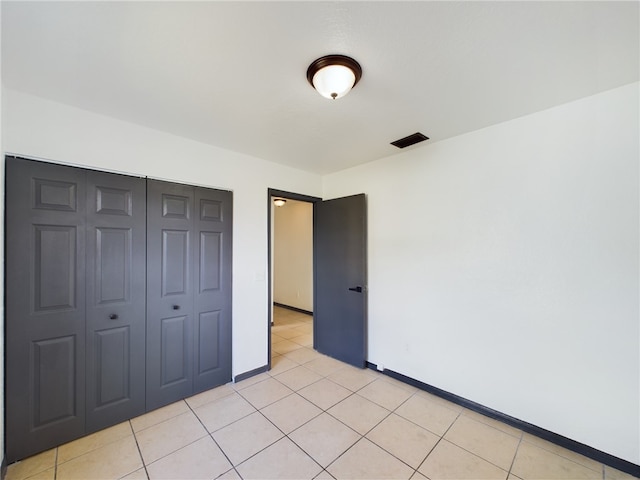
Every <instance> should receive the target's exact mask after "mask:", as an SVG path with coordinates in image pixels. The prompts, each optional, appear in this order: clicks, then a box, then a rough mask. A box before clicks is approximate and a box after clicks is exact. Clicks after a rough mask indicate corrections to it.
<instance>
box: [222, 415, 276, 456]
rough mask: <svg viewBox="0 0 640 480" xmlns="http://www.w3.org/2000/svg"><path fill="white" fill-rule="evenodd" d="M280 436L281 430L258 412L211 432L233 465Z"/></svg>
mask: <svg viewBox="0 0 640 480" xmlns="http://www.w3.org/2000/svg"><path fill="white" fill-rule="evenodd" d="M282 437H283V434H282V432H281V431H280V430H278V429H277V428H276V427H274V426H273V424H272V423H271V422H270V421H269V420H267V419H266V418H264V416H263V415H262V414H261V413H259V412H256V413H252V414H251V415H249V416H248V417H244V418H243V419H242V420H238V421H237V422H235V423H232V424H231V425H229V426H226V427H224V428H223V429H221V430H218V431H217V432H215V433H213V438H214V440H215V441H216V442H217V443H218V445H219V446H220V448H222V451H223V452H224V453H225V454H226V455H227V457H228V458H229V460H231V463H233V465H235V466H237V465H238V464H240V463H242V462H244V461H245V460H246V459H247V458H249V457H251V456H252V455H255V454H256V453H258V452H259V451H260V450H262V449H264V448H266V447H268V446H269V445H271V444H272V443H274V442H276V441H277V440H279V439H280V438H282Z"/></svg>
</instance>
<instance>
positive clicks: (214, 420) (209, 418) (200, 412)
mask: <svg viewBox="0 0 640 480" xmlns="http://www.w3.org/2000/svg"><path fill="white" fill-rule="evenodd" d="M255 411H256V409H255V408H253V406H252V405H251V404H250V403H249V402H247V401H246V400H245V399H244V398H242V396H241V395H240V394H238V393H236V392H234V393H233V394H232V395H227V396H226V397H222V398H220V399H218V400H216V401H214V402H210V403H207V404H205V405H203V406H201V407H198V408H196V409H194V413H195V414H196V416H197V417H198V418H199V419H200V421H201V422H202V423H203V424H204V426H205V427H206V429H207V430H208V431H209V432H215V431H216V430H219V429H221V428H222V427H226V426H227V425H229V424H231V423H233V422H235V421H236V420H240V419H241V418H242V417H246V416H247V415H250V414H252V413H253V412H255Z"/></svg>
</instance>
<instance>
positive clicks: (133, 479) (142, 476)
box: [121, 468, 149, 480]
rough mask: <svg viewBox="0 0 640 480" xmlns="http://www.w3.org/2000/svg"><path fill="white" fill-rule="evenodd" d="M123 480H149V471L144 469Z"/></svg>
mask: <svg viewBox="0 0 640 480" xmlns="http://www.w3.org/2000/svg"><path fill="white" fill-rule="evenodd" d="M121 480H149V477H147V471H146V470H145V469H144V468H140V469H138V470H136V471H135V472H132V473H130V474H129V475H127V476H125V477H122V479H121Z"/></svg>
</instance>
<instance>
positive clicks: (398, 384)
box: [379, 375, 420, 393]
mask: <svg viewBox="0 0 640 480" xmlns="http://www.w3.org/2000/svg"><path fill="white" fill-rule="evenodd" d="M379 380H380V381H382V382H387V383H390V384H391V385H394V386H396V387H398V388H401V389H403V390H406V391H407V392H410V393H417V392H419V391H420V390H419V389H417V388H416V387H414V386H412V385H409V384H408V383H404V382H401V381H400V380H396V379H395V378H393V377H390V376H388V375H380V378H379Z"/></svg>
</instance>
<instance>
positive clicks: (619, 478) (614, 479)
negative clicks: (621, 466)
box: [603, 465, 640, 480]
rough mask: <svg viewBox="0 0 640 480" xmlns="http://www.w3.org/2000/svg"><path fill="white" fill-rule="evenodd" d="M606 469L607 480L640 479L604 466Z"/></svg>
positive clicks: (605, 476)
mask: <svg viewBox="0 0 640 480" xmlns="http://www.w3.org/2000/svg"><path fill="white" fill-rule="evenodd" d="M603 467H604V478H605V480H637V479H638V478H640V477H634V476H633V475H630V474H628V473H625V472H621V471H620V470H616V469H615V468H612V467H609V466H607V465H603Z"/></svg>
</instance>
